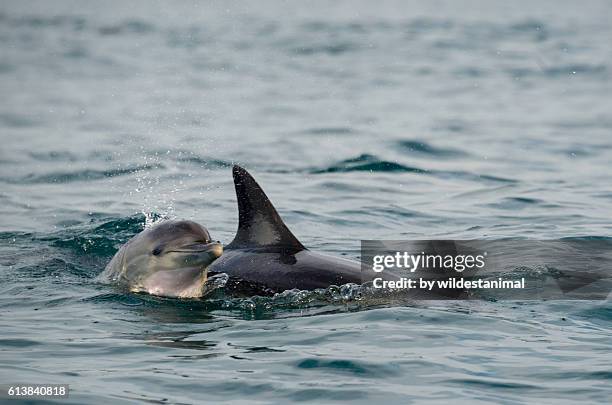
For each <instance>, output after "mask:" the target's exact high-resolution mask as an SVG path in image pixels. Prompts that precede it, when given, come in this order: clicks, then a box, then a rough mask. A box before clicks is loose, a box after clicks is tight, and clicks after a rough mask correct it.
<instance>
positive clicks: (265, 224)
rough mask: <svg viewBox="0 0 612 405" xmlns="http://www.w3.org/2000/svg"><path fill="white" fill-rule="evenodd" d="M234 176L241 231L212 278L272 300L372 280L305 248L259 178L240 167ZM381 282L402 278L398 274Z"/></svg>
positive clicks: (355, 266)
mask: <svg viewBox="0 0 612 405" xmlns="http://www.w3.org/2000/svg"><path fill="white" fill-rule="evenodd" d="M232 174H233V177H234V186H235V189H236V197H237V200H238V231H237V233H236V236H235V237H234V239H233V241H232V242H231V243H229V244H228V245H227V246H225V247H224V251H223V255H222V256H221V257H220V258H219V259H217V260H216V261H215V262H214V263H212V265H211V266H209V269H208V270H209V273H210V274H219V273H225V274H227V275H228V276H229V281H228V283H227V285H226V289H229V291H230V292H233V293H236V292H238V293H244V294H246V295H255V294H257V295H272V294H274V293H278V292H282V291H285V290H291V289H295V288H297V289H300V290H313V289H317V288H326V287H329V286H331V285H338V286H339V285H343V284H347V283H355V284H363V283H364V282H367V281H370V279H371V278H373V277H369V276H365V275H364V274H363V273H362V271H361V263H360V262H357V261H353V260H347V259H341V258H337V257H333V256H328V255H323V254H320V253H315V252H312V251H311V250H309V249H308V248H306V247H305V246H304V245H303V244H302V243H301V242H300V241H299V240H298V239H297V238H296V237H295V236H294V235H293V233H292V232H291V231H290V230H289V228H288V227H287V225H285V223H284V222H283V220H282V219H281V217H280V215H279V214H278V212H277V211H276V209H275V208H274V206H273V205H272V203H271V202H270V199H269V198H268V197H267V196H266V194H265V193H264V191H263V189H262V188H261V187H260V186H259V184H257V182H256V181H255V179H253V177H252V176H251V175H250V174H249V173H248V172H247V171H246V170H245V169H243V168H242V167H240V166H237V165H234V166H233V168H232ZM364 273H365V272H364ZM368 273H371V272H368ZM377 277H390V278H391V279H394V280H395V279H397V278H396V277H395V276H393V275H386V276H381V275H378V276H377Z"/></svg>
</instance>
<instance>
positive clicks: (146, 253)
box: [120, 221, 223, 298]
mask: <svg viewBox="0 0 612 405" xmlns="http://www.w3.org/2000/svg"><path fill="white" fill-rule="evenodd" d="M124 249H125V251H124V252H123V253H122V257H121V259H120V262H121V271H120V274H121V278H122V279H123V281H125V282H127V285H128V286H129V287H130V290H131V291H133V292H146V293H149V294H152V295H160V296H165V297H181V298H188V297H201V296H202V295H203V290H204V285H205V283H206V280H207V274H206V273H207V270H206V269H207V267H208V266H209V265H210V264H211V263H212V262H213V261H215V260H216V259H217V258H218V257H220V256H221V254H222V253H223V245H222V244H221V243H219V242H218V241H216V242H213V241H212V240H211V238H210V234H209V233H208V231H207V230H206V228H204V227H203V226H201V225H199V224H197V223H195V222H193V221H164V222H161V223H159V224H157V225H155V226H153V227H151V228H148V229H145V230H144V231H142V232H141V233H140V234H138V235H136V236H135V237H134V238H133V239H132V240H131V241H130V242H129V243H128V244H126V246H124Z"/></svg>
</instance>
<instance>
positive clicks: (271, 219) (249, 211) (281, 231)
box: [227, 165, 306, 251]
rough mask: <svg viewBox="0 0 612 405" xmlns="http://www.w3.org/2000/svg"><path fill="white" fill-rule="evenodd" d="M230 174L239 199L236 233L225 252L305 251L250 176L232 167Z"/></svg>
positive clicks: (236, 167)
mask: <svg viewBox="0 0 612 405" xmlns="http://www.w3.org/2000/svg"><path fill="white" fill-rule="evenodd" d="M232 174H233V176H234V186H235V188H236V198H237V199H238V232H236V236H235V237H234V240H233V241H232V243H230V244H229V245H228V246H227V249H238V248H256V247H279V248H287V249H291V250H296V251H299V250H305V249H306V248H305V247H304V245H302V244H301V243H300V241H298V240H297V238H296V237H295V236H294V235H293V234H292V233H291V231H290V230H289V228H287V225H285V223H284V222H283V220H282V219H281V217H280V216H279V215H278V212H276V209H275V208H274V206H273V205H272V203H271V202H270V200H269V199H268V196H266V193H264V191H263V190H262V189H261V187H260V186H259V184H257V182H256V181H255V179H253V177H252V176H251V175H250V174H249V172H247V171H246V170H245V169H243V168H242V167H240V166H237V165H234V167H233V168H232Z"/></svg>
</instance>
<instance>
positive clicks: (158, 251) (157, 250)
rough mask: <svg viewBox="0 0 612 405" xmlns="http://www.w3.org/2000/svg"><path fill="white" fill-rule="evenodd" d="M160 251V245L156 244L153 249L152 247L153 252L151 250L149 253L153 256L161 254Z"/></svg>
mask: <svg viewBox="0 0 612 405" xmlns="http://www.w3.org/2000/svg"><path fill="white" fill-rule="evenodd" d="M161 252H162V247H161V246H158V247H156V248H155V249H153V252H151V253H153V256H159V255H160V254H161Z"/></svg>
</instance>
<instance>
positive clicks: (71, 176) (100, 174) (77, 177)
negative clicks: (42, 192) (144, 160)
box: [5, 163, 165, 184]
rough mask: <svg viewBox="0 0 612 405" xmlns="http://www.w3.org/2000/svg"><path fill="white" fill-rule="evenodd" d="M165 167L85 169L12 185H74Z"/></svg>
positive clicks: (22, 180)
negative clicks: (78, 182)
mask: <svg viewBox="0 0 612 405" xmlns="http://www.w3.org/2000/svg"><path fill="white" fill-rule="evenodd" d="M164 167H165V166H164V165H162V164H160V163H157V164H147V165H140V166H130V167H127V168H124V169H109V170H94V169H83V170H78V171H74V172H55V173H50V174H43V175H35V174H29V175H27V176H25V177H23V178H21V179H19V180H15V179H11V180H9V181H8V182H10V183H24V184H38V183H72V182H77V181H91V180H100V179H105V178H109V177H117V176H125V175H130V174H134V173H138V172H147V171H153V170H157V169H163V168H164ZM5 181H6V179H5Z"/></svg>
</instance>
